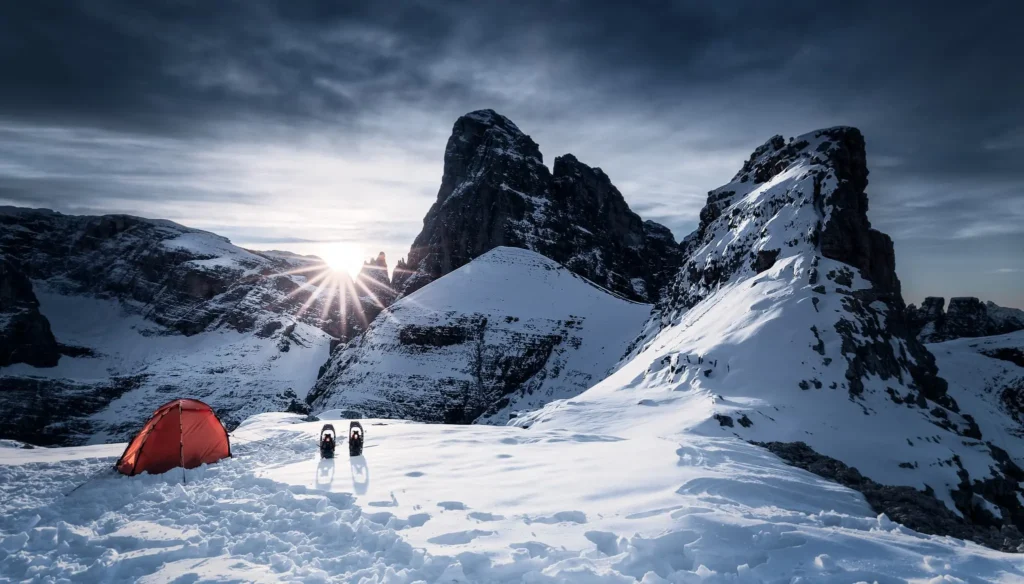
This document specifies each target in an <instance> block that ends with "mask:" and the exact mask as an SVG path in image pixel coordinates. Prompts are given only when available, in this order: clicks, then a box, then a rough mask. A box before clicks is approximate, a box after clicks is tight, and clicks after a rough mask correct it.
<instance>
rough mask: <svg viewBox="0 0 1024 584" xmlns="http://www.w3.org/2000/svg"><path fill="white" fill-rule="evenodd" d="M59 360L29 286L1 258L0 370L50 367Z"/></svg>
mask: <svg viewBox="0 0 1024 584" xmlns="http://www.w3.org/2000/svg"><path fill="white" fill-rule="evenodd" d="M59 359H60V347H59V346H58V345H57V340H56V339H55V338H53V333H52V332H51V331H50V322H49V321H48V320H46V317H45V316H43V315H42V314H40V313H39V301H38V300H36V295H35V293H34V292H33V291H32V282H31V281H30V280H29V279H28V277H27V276H26V275H25V274H24V273H22V272H21V270H19V269H18V268H17V266H15V265H14V262H12V261H10V260H9V259H7V258H5V257H4V256H2V255H0V367H4V366H7V365H12V364H14V363H27V364H28V365H32V366H35V367H52V366H54V365H56V364H57V361H58V360H59Z"/></svg>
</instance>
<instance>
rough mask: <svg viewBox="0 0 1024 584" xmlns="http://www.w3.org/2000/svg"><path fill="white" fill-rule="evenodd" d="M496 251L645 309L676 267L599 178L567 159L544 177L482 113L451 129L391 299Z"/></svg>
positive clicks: (532, 151) (535, 157)
mask: <svg viewBox="0 0 1024 584" xmlns="http://www.w3.org/2000/svg"><path fill="white" fill-rule="evenodd" d="M499 246H508V247H519V248H524V249H529V250H533V251H536V252H538V253H540V254H542V255H544V256H546V257H548V258H551V259H553V260H555V261H556V262H559V263H560V264H562V265H564V266H566V267H567V268H569V269H570V270H572V271H573V272H575V273H577V274H579V275H581V276H584V277H586V278H588V279H590V280H592V281H594V282H596V283H598V284H599V285H601V286H604V287H605V288H607V289H609V290H612V291H613V292H616V293H618V294H621V295H623V296H625V297H627V298H630V299H633V300H638V301H645V302H650V301H654V300H657V299H658V298H659V297H660V290H661V289H662V288H663V287H664V285H665V284H666V283H667V282H668V279H669V277H670V276H671V274H672V273H674V271H675V269H676V268H677V267H678V265H679V262H680V261H681V258H682V255H681V253H680V251H679V249H678V246H677V245H676V243H675V240H674V238H673V237H672V234H671V232H670V231H669V230H668V229H667V228H665V227H663V226H661V225H658V224H656V223H653V222H650V221H648V222H644V221H643V220H642V219H641V218H640V217H639V216H637V215H636V213H634V212H632V211H631V210H630V208H629V206H628V205H627V204H626V201H625V199H624V198H623V197H622V194H621V193H620V192H619V191H618V189H616V188H615V186H614V185H612V183H611V180H610V179H609V178H608V176H607V175H606V174H605V173H604V172H602V171H601V169H599V168H591V167H589V166H587V165H585V164H583V163H582V162H580V161H579V160H577V159H576V158H575V157H574V156H572V155H571V154H567V155H565V156H560V157H557V158H556V159H555V164H554V169H553V171H551V172H549V171H548V168H547V167H546V166H544V163H543V158H542V155H541V152H540V150H539V148H538V147H537V144H536V143H535V142H534V141H533V140H532V139H531V138H530V137H529V136H527V135H526V134H524V133H523V132H522V131H520V130H519V128H518V127H517V126H516V125H515V124H513V123H512V122H511V121H509V120H508V119H507V118H505V117H504V116H501V115H499V114H497V113H495V112H494V111H492V110H481V111H476V112H471V113H469V114H466V115H465V116H462V117H461V118H459V119H458V120H457V121H456V122H455V126H454V128H453V129H452V135H451V137H450V138H449V139H448V145H447V147H446V149H445V158H444V175H443V177H442V180H441V188H440V189H439V191H438V195H437V201H436V202H435V203H434V205H433V206H432V207H431V208H430V211H429V212H428V213H427V216H426V218H424V220H423V230H422V231H421V232H420V234H419V235H418V236H417V237H416V240H415V241H414V243H413V246H412V249H411V250H410V251H409V257H408V260H407V261H404V262H399V264H398V265H397V266H396V270H395V289H396V290H398V291H399V292H400V293H401V294H410V293H412V292H414V291H415V290H417V289H419V288H421V287H422V286H424V285H426V284H427V283H429V282H431V281H433V280H436V279H437V278H439V277H441V276H443V275H445V274H447V273H449V272H451V271H453V270H455V269H457V268H459V267H461V266H463V265H465V264H467V263H468V262H469V261H470V260H472V259H474V258H476V257H479V256H480V255H482V254H483V253H485V252H487V251H488V250H491V249H493V248H495V247H499Z"/></svg>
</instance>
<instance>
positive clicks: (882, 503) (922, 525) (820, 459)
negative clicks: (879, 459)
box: [754, 442, 1024, 552]
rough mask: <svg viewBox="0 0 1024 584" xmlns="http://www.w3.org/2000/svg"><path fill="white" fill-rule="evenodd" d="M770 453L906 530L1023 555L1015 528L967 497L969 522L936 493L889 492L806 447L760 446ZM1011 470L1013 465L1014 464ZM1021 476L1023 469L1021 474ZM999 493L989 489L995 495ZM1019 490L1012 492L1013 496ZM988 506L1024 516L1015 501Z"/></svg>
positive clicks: (1023, 547) (1021, 539)
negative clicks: (847, 491) (856, 496)
mask: <svg viewBox="0 0 1024 584" xmlns="http://www.w3.org/2000/svg"><path fill="white" fill-rule="evenodd" d="M754 444H757V445H758V446H762V447H764V448H767V449H768V450H770V451H771V452H772V453H773V454H775V455H776V456H778V457H779V458H781V459H783V460H785V461H786V462H788V463H789V464H791V465H793V466H796V467H799V468H802V469H804V470H808V471H810V472H813V473H814V474H816V475H818V476H820V477H824V478H827V479H829V480H833V481H835V482H837V483H839V484H841V485H843V486H844V487H849V488H851V489H853V490H855V491H859V492H860V493H861V494H863V495H864V498H865V499H867V502H868V504H869V505H871V508H872V509H874V510H875V511H876V512H878V513H885V514H886V515H888V516H889V518H890V519H892V520H894V521H896V522H898V523H901V524H903V525H906V526H907V527H909V528H911V529H913V530H915V531H919V532H921V533H928V534H932V535H951V536H953V537H957V538H960V539H966V540H971V541H974V542H977V543H980V544H982V545H986V546H988V547H990V548H994V549H997V550H1002V551H1006V552H1024V536H1022V535H1021V532H1020V530H1019V529H1018V528H1017V526H1016V525H1013V524H1012V523H1009V524H1000V522H997V521H994V520H995V516H993V515H992V513H991V512H990V511H989V510H988V509H987V508H986V507H984V506H983V505H981V504H979V503H978V501H977V500H975V499H974V498H973V497H972V496H971V494H973V493H971V494H966V493H965V494H966V497H964V502H963V504H962V505H960V507H961V508H962V509H968V510H969V511H970V513H971V514H970V515H969V516H968V517H966V518H965V517H963V516H958V515H956V514H955V513H953V512H952V511H951V510H950V509H949V508H947V507H946V506H945V505H943V504H942V502H941V501H939V500H938V499H936V498H935V493H934V491H930V490H929V491H919V490H917V489H914V488H912V487H904V486H889V485H883V484H880V483H878V482H876V481H873V480H871V479H869V478H867V477H865V476H864V475H862V474H861V473H860V472H859V471H857V469H856V468H852V467H850V466H848V465H846V464H843V463H842V462H841V461H839V460H836V459H834V458H830V457H828V456H824V455H821V454H818V453H817V452H815V451H814V450H813V449H812V448H811V447H809V446H807V444H804V443H803V442H789V443H786V442H755V443H754ZM1011 464H1012V463H1011ZM1017 470H1018V472H1019V469H1017ZM994 490H997V489H989V491H994ZM1013 491H1014V489H1013V488H1012V487H1011V488H1010V489H1009V492H1010V493H1012V492H1013ZM985 497H987V498H986V499H985V500H990V499H991V500H1002V499H1004V498H1005V499H1006V502H1007V503H1008V504H1009V505H1010V506H1011V507H1012V508H1014V510H1015V512H1016V513H1020V512H1021V510H1022V508H1021V504H1020V501H1017V500H1016V497H1012V498H1011V497H998V498H997V497H994V496H993V493H992V492H987V493H985Z"/></svg>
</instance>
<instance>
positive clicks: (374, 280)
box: [356, 252, 396, 321]
mask: <svg viewBox="0 0 1024 584" xmlns="http://www.w3.org/2000/svg"><path fill="white" fill-rule="evenodd" d="M356 282H357V283H359V284H360V285H361V287H362V288H363V290H361V292H364V293H368V294H372V296H373V297H374V298H375V299H376V301H377V302H376V304H377V305H378V308H384V307H387V306H389V305H390V304H391V303H392V302H394V301H395V296H396V294H395V291H394V288H393V287H392V283H391V278H390V277H389V276H388V261H387V257H386V256H385V255H384V252H380V253H378V254H377V257H375V258H370V259H368V260H367V261H365V262H363V267H362V268H360V270H359V274H358V275H357V276H356ZM364 312H366V311H365V310H364ZM371 312H372V314H371V313H370V312H367V314H366V316H367V320H368V321H371V320H373V318H374V317H376V316H377V314H378V313H379V312H380V311H379V310H373V311H371Z"/></svg>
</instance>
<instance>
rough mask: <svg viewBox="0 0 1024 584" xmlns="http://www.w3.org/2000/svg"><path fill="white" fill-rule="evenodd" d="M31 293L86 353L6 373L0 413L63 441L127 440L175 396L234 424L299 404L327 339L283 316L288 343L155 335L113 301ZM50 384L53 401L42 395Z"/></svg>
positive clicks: (216, 334) (223, 335) (60, 334)
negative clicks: (197, 403) (50, 364)
mask: <svg viewBox="0 0 1024 584" xmlns="http://www.w3.org/2000/svg"><path fill="white" fill-rule="evenodd" d="M37 295H38V298H39V300H40V311H41V312H42V314H43V315H44V316H46V317H47V318H48V319H49V321H50V322H51V323H52V326H53V331H54V334H55V335H56V337H57V338H58V339H60V340H61V342H63V343H66V344H68V345H72V346H77V347H88V348H89V349H90V351H91V353H90V354H87V355H82V356H77V357H72V356H64V357H62V358H61V359H60V361H59V363H58V364H57V366H56V367H45V368H37V367H31V366H29V365H24V364H17V365H12V366H10V367H5V368H4V369H3V370H2V373H3V378H2V379H3V384H4V386H5V391H4V392H3V393H0V407H2V408H3V409H4V410H5V419H4V423H5V424H10V425H18V424H21V423H26V424H34V425H35V426H37V427H36V431H37V432H38V433H39V434H40V435H41V436H51V437H56V438H60V440H61V442H60V443H63V444H74V443H83V442H90V443H101V442H106V441H122V440H126V439H128V438H129V437H130V436H131V435H132V434H133V433H134V432H136V431H137V430H138V429H139V426H140V425H141V424H142V422H143V421H144V420H146V419H147V418H148V417H149V416H150V415H151V414H152V411H153V410H154V409H156V408H157V407H158V406H160V405H161V404H162V403H165V402H167V401H169V400H171V399H173V398H176V397H181V396H188V397H192V398H196V399H200V400H203V401H205V402H207V403H209V404H210V405H211V406H212V407H214V409H215V411H217V412H218V414H219V415H220V416H221V419H222V421H224V423H225V424H227V425H228V426H229V427H233V426H234V425H235V424H237V423H238V422H240V421H241V420H243V419H245V418H247V417H249V416H251V415H253V414H257V413H260V412H265V411H274V410H283V409H285V408H287V407H289V406H290V405H291V404H292V403H293V402H296V401H299V400H303V399H304V398H305V394H306V391H307V390H308V389H309V387H311V386H312V384H313V382H314V381H315V379H316V371H317V368H318V367H320V365H322V364H323V363H324V362H325V361H326V360H327V357H328V354H329V345H330V339H331V337H330V336H328V335H327V334H326V333H324V332H323V331H321V330H319V329H317V328H315V327H312V326H309V325H307V324H305V323H302V322H296V321H295V320H294V319H291V318H289V317H287V316H281V317H280V320H281V321H282V322H283V323H284V324H283V325H282V327H284V328H291V329H292V330H291V332H289V333H288V335H286V336H284V335H281V334H280V331H278V333H277V334H276V335H269V336H261V335H259V334H257V333H258V331H256V332H247V333H240V332H237V331H233V330H230V329H229V330H214V331H209V332H203V333H199V334H196V335H192V336H190V337H185V336H181V335H167V334H160V333H161V332H162V329H161V327H159V326H158V325H156V324H155V323H152V322H150V321H147V320H145V319H144V318H142V317H141V316H138V315H134V314H129V313H126V311H125V310H124V308H123V307H122V305H121V304H120V303H118V302H116V301H113V300H103V299H98V298H89V297H84V296H67V295H64V294H60V293H57V292H54V291H53V290H52V289H47V288H46V287H45V286H44V287H42V288H41V289H40V291H39V292H38V294H37ZM285 325H287V326H285ZM282 348H286V349H287V350H282ZM46 382H51V383H50V384H47V383H46ZM49 387H52V388H54V390H53V393H52V395H51V394H49V393H47V391H46V390H45V389H44V390H43V391H40V389H39V388H49ZM77 393H80V394H82V396H81V399H80V400H77V401H76V400H74V399H73V398H74V395H75V394H77ZM14 402H17V404H18V405H19V406H20V407H19V408H17V409H15V408H14V407H12V405H11V404H13V403H14ZM23 416H24V417H25V418H26V419H22V417H23Z"/></svg>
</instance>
